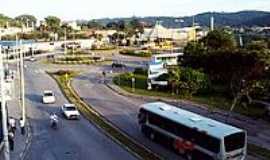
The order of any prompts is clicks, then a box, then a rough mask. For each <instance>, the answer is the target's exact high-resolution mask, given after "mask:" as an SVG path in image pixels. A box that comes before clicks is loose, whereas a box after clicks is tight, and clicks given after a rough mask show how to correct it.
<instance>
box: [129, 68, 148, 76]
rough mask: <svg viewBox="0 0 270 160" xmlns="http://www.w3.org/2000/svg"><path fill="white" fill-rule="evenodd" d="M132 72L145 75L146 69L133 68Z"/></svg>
mask: <svg viewBox="0 0 270 160" xmlns="http://www.w3.org/2000/svg"><path fill="white" fill-rule="evenodd" d="M133 73H134V74H138V75H147V74H148V71H147V70H146V69H143V68H135V70H134V72H133Z"/></svg>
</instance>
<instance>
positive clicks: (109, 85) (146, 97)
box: [105, 83, 266, 160]
mask: <svg viewBox="0 0 270 160" xmlns="http://www.w3.org/2000/svg"><path fill="white" fill-rule="evenodd" d="M105 86H106V87H108V88H109V89H110V90H112V91H113V92H115V93H116V94H119V95H121V96H126V97H131V98H139V99H142V100H146V99H152V100H158V101H164V102H180V103H184V104H188V103H190V104H191V105H194V106H196V107H200V108H202V109H205V110H207V108H205V107H204V106H200V105H199V104H194V103H192V102H185V101H179V100H174V99H166V98H162V97H154V96H140V95H136V94H132V93H129V92H127V91H125V90H123V89H121V88H120V87H118V86H116V87H114V85H113V84H108V83H105ZM211 113H216V114H220V115H226V114H224V113H222V112H221V111H214V112H211ZM232 117H233V118H235V119H237V120H239V119H238V118H239V117H237V116H232ZM241 121H243V122H248V121H245V120H241ZM253 145H256V144H253ZM265 149H266V148H265ZM250 155H252V156H255V157H256V158H260V159H262V160H266V158H264V157H262V156H261V155H258V154H256V153H250Z"/></svg>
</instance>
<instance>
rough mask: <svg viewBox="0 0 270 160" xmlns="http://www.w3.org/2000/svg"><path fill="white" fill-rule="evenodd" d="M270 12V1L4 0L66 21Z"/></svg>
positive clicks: (0, 4)
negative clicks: (253, 11) (210, 13)
mask: <svg viewBox="0 0 270 160" xmlns="http://www.w3.org/2000/svg"><path fill="white" fill-rule="evenodd" d="M240 10H263V11H270V0H0V13H2V14H4V15H7V16H10V17H16V16H18V15H21V14H32V15H34V16H36V17H37V18H38V19H40V20H41V19H43V18H44V17H46V16H48V15H53V16H57V17H59V18H61V19H63V20H77V19H85V20H90V19H96V18H105V17H109V18H114V17H131V16H138V17H144V16H174V17H181V16H189V15H194V14H197V13H201V12H206V11H218V12H235V11H240Z"/></svg>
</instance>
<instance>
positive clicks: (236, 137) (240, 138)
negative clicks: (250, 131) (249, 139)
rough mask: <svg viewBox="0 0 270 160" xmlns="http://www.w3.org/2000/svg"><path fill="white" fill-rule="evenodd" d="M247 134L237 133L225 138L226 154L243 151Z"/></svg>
mask: <svg viewBox="0 0 270 160" xmlns="http://www.w3.org/2000/svg"><path fill="white" fill-rule="evenodd" d="M245 139H246V134H245V133H244V132H240V133H235V134H232V135H229V136H226V137H225V138H224V143H225V150H226V152H231V151H234V150H237V149H241V148H243V147H244V146H245Z"/></svg>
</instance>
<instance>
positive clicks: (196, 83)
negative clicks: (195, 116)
mask: <svg viewBox="0 0 270 160" xmlns="http://www.w3.org/2000/svg"><path fill="white" fill-rule="evenodd" d="M180 75H181V77H180V86H179V87H180V93H183V96H192V95H193V94H198V93H200V92H205V91H207V90H208V89H209V79H208V76H207V75H206V74H205V73H203V72H201V71H199V70H195V69H192V68H184V69H181V74H180Z"/></svg>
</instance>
